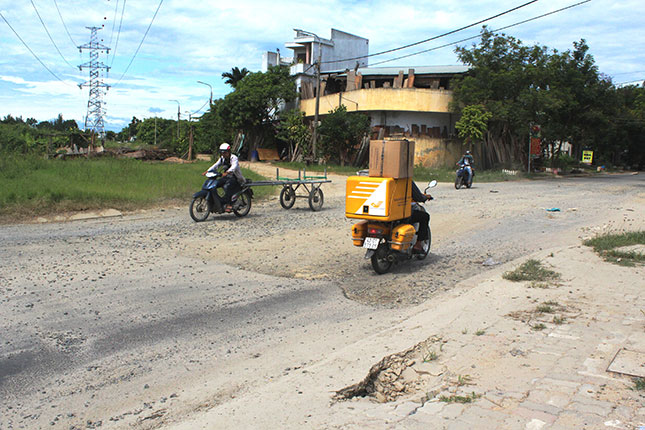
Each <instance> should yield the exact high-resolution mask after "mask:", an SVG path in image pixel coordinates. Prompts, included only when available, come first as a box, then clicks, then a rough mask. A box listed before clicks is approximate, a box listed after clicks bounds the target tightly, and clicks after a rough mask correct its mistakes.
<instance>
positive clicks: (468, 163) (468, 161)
mask: <svg viewBox="0 0 645 430" xmlns="http://www.w3.org/2000/svg"><path fill="white" fill-rule="evenodd" d="M474 164H475V160H474V158H473V156H472V155H471V154H470V151H466V153H465V154H464V155H463V156H462V157H461V158H460V159H459V161H457V165H458V166H460V167H463V168H464V169H466V172H467V173H468V178H467V182H468V183H470V181H472V179H473V165H474Z"/></svg>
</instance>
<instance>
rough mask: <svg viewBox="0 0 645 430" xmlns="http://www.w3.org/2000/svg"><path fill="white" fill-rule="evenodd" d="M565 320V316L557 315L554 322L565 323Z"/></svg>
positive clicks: (557, 323)
mask: <svg viewBox="0 0 645 430" xmlns="http://www.w3.org/2000/svg"><path fill="white" fill-rule="evenodd" d="M564 321H565V318H564V317H559V316H557V315H556V316H554V317H553V324H556V325H562V324H564Z"/></svg>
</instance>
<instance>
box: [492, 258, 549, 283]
mask: <svg viewBox="0 0 645 430" xmlns="http://www.w3.org/2000/svg"><path fill="white" fill-rule="evenodd" d="M502 278H504V279H507V280H509V281H513V282H520V281H537V282H546V281H553V280H556V279H559V278H560V274H559V273H557V272H554V271H553V270H549V269H547V268H545V267H544V266H542V263H541V262H539V261H538V260H534V259H530V260H527V261H525V262H524V263H522V265H521V266H520V267H518V268H517V269H515V270H513V271H511V272H505V273H504V274H503V275H502Z"/></svg>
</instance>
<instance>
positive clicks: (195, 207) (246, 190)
mask: <svg viewBox="0 0 645 430" xmlns="http://www.w3.org/2000/svg"><path fill="white" fill-rule="evenodd" d="M221 177H222V174H221V173H213V172H208V173H206V181H205V182H204V185H202V189H201V190H200V191H198V192H196V193H195V194H194V195H193V200H192V201H191V202H190V217H191V218H192V219H193V220H195V221H196V222H201V221H206V218H208V215H209V214H210V213H211V212H213V213H217V214H221V213H224V212H225V204H224V196H223V194H224V190H223V189H222V187H220V186H218V185H219V180H220V179H221ZM252 198H253V190H252V189H251V187H249V185H248V182H245V183H244V184H241V187H240V190H239V191H238V192H236V193H235V194H233V196H232V197H231V205H232V208H233V213H234V214H235V215H237V216H239V217H242V216H245V215H246V214H248V213H249V211H250V210H251V199H252Z"/></svg>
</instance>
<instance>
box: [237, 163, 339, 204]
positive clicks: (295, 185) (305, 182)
mask: <svg viewBox="0 0 645 430" xmlns="http://www.w3.org/2000/svg"><path fill="white" fill-rule="evenodd" d="M327 182H331V179H327V168H325V173H324V176H316V175H313V176H312V175H307V170H306V169H302V170H298V177H297V178H286V177H282V176H280V169H279V168H276V169H275V181H251V182H247V185H248V186H250V187H258V186H282V190H280V205H281V206H282V207H283V208H284V209H291V208H292V207H293V205H294V204H295V202H296V199H298V198H304V199H307V200H308V201H309V208H310V209H311V210H312V211H319V210H320V209H322V206H323V202H324V194H323V192H322V190H321V189H320V187H321V185H322V184H324V183H327ZM298 190H300V194H298ZM303 191H304V193H303Z"/></svg>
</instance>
